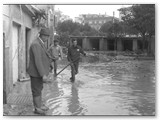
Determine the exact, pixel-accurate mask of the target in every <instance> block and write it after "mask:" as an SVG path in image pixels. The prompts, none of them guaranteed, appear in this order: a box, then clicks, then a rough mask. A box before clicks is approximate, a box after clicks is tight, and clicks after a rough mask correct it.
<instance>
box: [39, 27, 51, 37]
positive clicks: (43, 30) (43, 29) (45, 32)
mask: <svg viewBox="0 0 160 120" xmlns="http://www.w3.org/2000/svg"><path fill="white" fill-rule="evenodd" d="M39 33H40V34H41V35H46V36H50V31H49V28H42V29H41V30H40V32H39Z"/></svg>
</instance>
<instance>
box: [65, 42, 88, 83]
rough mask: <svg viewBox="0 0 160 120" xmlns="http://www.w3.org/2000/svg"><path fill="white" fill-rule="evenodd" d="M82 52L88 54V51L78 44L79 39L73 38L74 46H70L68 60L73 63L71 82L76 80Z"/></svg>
mask: <svg viewBox="0 0 160 120" xmlns="http://www.w3.org/2000/svg"><path fill="white" fill-rule="evenodd" d="M80 53H81V54H83V55H84V56H86V53H85V52H84V51H83V50H82V48H81V47H80V46H78V45H77V39H73V40H72V46H71V47H69V48H68V56H67V58H68V61H69V62H70V63H71V76H72V77H71V78H70V80H71V82H74V81H75V75H76V74H78V67H79V60H80Z"/></svg>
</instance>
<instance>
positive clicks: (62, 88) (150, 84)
mask: <svg viewBox="0 0 160 120" xmlns="http://www.w3.org/2000/svg"><path fill="white" fill-rule="evenodd" d="M82 61H83V62H81V63H80V68H79V74H78V75H77V76H76V81H75V83H71V82H70V80H69V78H70V74H71V73H70V68H69V67H68V68H67V69H65V70H64V71H63V72H62V73H61V74H60V75H58V77H57V78H56V79H55V78H54V79H53V82H52V83H50V84H44V89H43V101H45V104H46V106H48V107H49V111H48V112H47V115H155V61H154V60H129V59H128V60H120V59H119V60H115V61H111V62H104V61H99V60H92V61H87V60H86V61H85V60H82ZM62 67H64V65H61V66H60V68H62ZM59 70H60V69H59ZM20 84H21V86H23V87H22V89H24V86H28V88H27V87H26V89H27V90H28V91H29V92H27V93H28V94H30V90H29V89H30V88H29V84H30V82H29V81H27V82H23V83H20ZM23 91H25V90H23ZM14 93H17V94H20V93H18V91H15V92H14ZM21 94H22V93H21ZM24 95H25V94H24ZM24 105H25V104H23V108H18V107H17V109H19V110H23V112H22V111H21V114H19V115H34V114H33V112H32V110H33V105H32V102H31V100H30V102H29V103H28V105H27V106H28V108H27V106H24ZM12 107H13V106H12ZM24 109H25V110H24ZM6 115H9V114H6Z"/></svg>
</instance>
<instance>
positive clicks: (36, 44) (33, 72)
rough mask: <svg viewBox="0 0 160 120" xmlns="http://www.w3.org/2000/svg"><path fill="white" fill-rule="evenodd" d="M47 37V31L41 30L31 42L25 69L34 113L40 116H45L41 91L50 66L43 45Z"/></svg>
mask: <svg viewBox="0 0 160 120" xmlns="http://www.w3.org/2000/svg"><path fill="white" fill-rule="evenodd" d="M49 35H50V32H49V29H47V28H42V29H41V31H40V35H39V37H38V38H36V39H35V40H34V41H33V42H32V44H31V46H30V50H29V54H30V62H29V67H28V69H27V72H28V74H29V75H30V78H31V90H32V96H33V104H34V107H35V111H34V112H35V113H36V114H41V115H45V111H46V110H48V108H47V107H46V106H43V105H42V89H43V83H44V82H47V78H48V77H47V76H48V74H49V71H50V64H51V62H50V61H51V60H50V58H51V57H50V56H49V54H48V53H47V50H46V48H45V45H44V43H45V42H46V41H47V40H48V38H49Z"/></svg>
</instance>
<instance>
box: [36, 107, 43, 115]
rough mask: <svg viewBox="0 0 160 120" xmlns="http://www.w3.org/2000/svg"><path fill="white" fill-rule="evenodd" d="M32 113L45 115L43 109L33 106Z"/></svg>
mask: <svg viewBox="0 0 160 120" xmlns="http://www.w3.org/2000/svg"><path fill="white" fill-rule="evenodd" d="M34 113H35V114H39V115H45V111H44V110H42V109H40V108H35V111H34Z"/></svg>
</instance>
